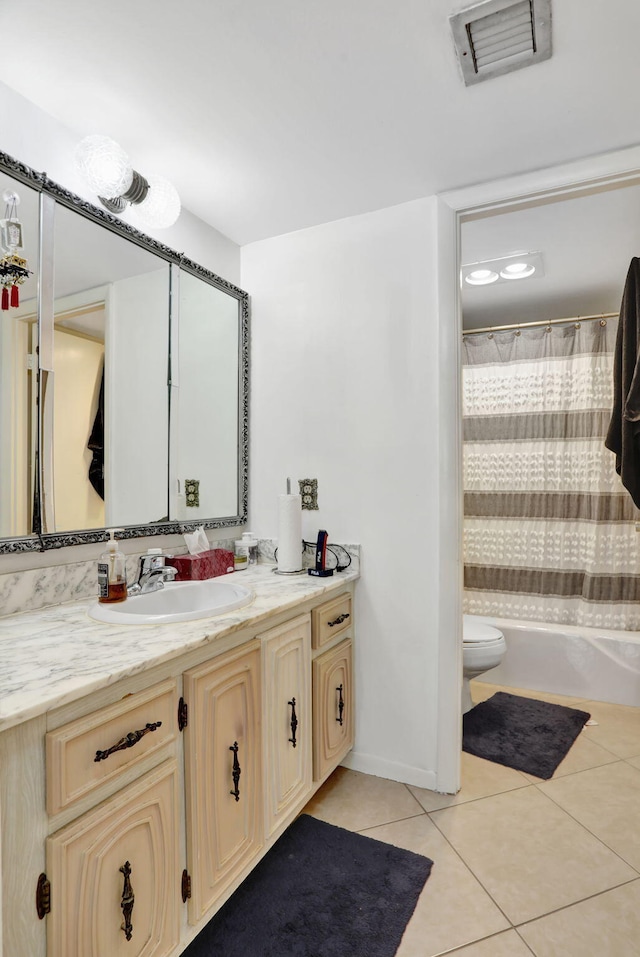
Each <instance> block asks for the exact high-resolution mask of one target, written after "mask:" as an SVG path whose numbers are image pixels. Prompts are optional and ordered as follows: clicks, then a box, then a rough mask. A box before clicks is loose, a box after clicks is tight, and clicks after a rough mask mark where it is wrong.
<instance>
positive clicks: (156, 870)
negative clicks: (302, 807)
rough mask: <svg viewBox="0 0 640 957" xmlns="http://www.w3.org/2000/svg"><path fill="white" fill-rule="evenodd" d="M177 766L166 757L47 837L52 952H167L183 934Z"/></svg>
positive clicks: (104, 955)
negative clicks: (180, 923)
mask: <svg viewBox="0 0 640 957" xmlns="http://www.w3.org/2000/svg"><path fill="white" fill-rule="evenodd" d="M178 808H179V799H178V771H177V766H176V762H175V761H167V762H166V763H165V764H163V765H161V766H160V767H159V768H156V769H155V770H153V771H151V772H150V773H149V774H147V775H145V776H144V777H143V778H141V779H140V780H139V781H137V782H136V783H135V784H132V785H130V786H129V787H127V788H125V789H123V791H120V792H119V793H118V794H116V795H114V797H112V798H110V799H109V800H108V801H105V803H104V804H101V805H100V806H99V807H97V808H96V809H95V810H93V811H90V812H89V813H87V814H84V815H83V816H82V817H81V818H78V820H77V821H74V822H73V823H72V824H69V825H68V826H67V827H64V828H62V830H60V831H58V832H56V834H54V835H53V836H52V837H50V838H48V839H47V873H48V875H49V877H50V880H51V913H50V914H49V916H48V918H47V924H48V926H47V954H48V957H166V955H168V954H172V953H173V951H174V948H175V947H176V946H177V944H178V939H179V919H180V907H181V906H182V904H181V899H180V873H181V870H180V866H179V859H178V857H179V851H178V834H179V811H178Z"/></svg>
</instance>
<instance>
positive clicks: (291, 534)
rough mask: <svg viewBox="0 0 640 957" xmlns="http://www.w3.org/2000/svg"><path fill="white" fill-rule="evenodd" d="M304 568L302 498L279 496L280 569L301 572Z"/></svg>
mask: <svg viewBox="0 0 640 957" xmlns="http://www.w3.org/2000/svg"><path fill="white" fill-rule="evenodd" d="M301 568H302V498H301V497H300V495H279V496H278V571H279V572H299V571H300V569H301Z"/></svg>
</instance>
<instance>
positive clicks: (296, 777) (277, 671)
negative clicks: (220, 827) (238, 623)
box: [260, 615, 311, 837]
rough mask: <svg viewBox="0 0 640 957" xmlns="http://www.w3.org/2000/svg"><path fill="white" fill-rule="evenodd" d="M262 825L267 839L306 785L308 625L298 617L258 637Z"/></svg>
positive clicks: (306, 619)
mask: <svg viewBox="0 0 640 957" xmlns="http://www.w3.org/2000/svg"><path fill="white" fill-rule="evenodd" d="M260 637H261V640H262V647H263V696H264V716H265V743H264V746H265V827H266V836H267V837H270V836H271V835H272V834H273V833H274V832H275V831H276V830H277V829H278V828H279V827H280V825H281V824H282V823H283V821H284V820H285V819H286V817H287V815H288V814H289V812H290V811H291V809H292V808H293V807H294V806H295V805H296V804H297V803H299V801H300V800H301V799H302V798H304V797H305V795H307V794H308V793H309V791H310V789H311V624H310V619H309V615H301V616H300V617H298V618H294V619H293V621H289V622H287V623H286V624H284V625H280V626H279V627H277V628H273V629H271V630H270V631H268V632H265V633H264V634H262V635H261V636H260Z"/></svg>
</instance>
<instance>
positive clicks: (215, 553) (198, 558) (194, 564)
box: [166, 548, 233, 582]
mask: <svg viewBox="0 0 640 957" xmlns="http://www.w3.org/2000/svg"><path fill="white" fill-rule="evenodd" d="M166 564H167V565H173V567H174V568H177V569H178V574H177V575H176V581H177V582H186V581H194V582H199V581H203V580H204V579H205V578H217V576H218V575H228V574H229V572H232V571H233V552H230V551H228V550H227V549H226V548H212V549H210V550H209V551H208V552H200V554H199V555H173V556H172V557H171V558H169V557H167V559H166Z"/></svg>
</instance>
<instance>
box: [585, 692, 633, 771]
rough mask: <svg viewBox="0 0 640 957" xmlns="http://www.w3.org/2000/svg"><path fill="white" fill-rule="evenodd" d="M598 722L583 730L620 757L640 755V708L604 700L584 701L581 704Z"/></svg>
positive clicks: (593, 739)
mask: <svg viewBox="0 0 640 957" xmlns="http://www.w3.org/2000/svg"><path fill="white" fill-rule="evenodd" d="M581 707H582V709H583V710H584V711H588V712H589V713H590V714H591V717H592V718H594V719H595V720H596V721H597V722H598V724H597V726H595V725H594V726H592V727H586V728H585V729H584V731H583V732H582V733H583V734H584V735H585V736H588V738H589V740H591V741H595V743H596V744H599V745H601V746H602V747H603V748H606V749H607V750H608V751H612V752H613V753H614V754H617V755H618V757H619V758H635V757H638V756H640V708H630V707H626V706H624V705H619V704H607V703H605V702H603V701H583V703H582V705H581Z"/></svg>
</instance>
